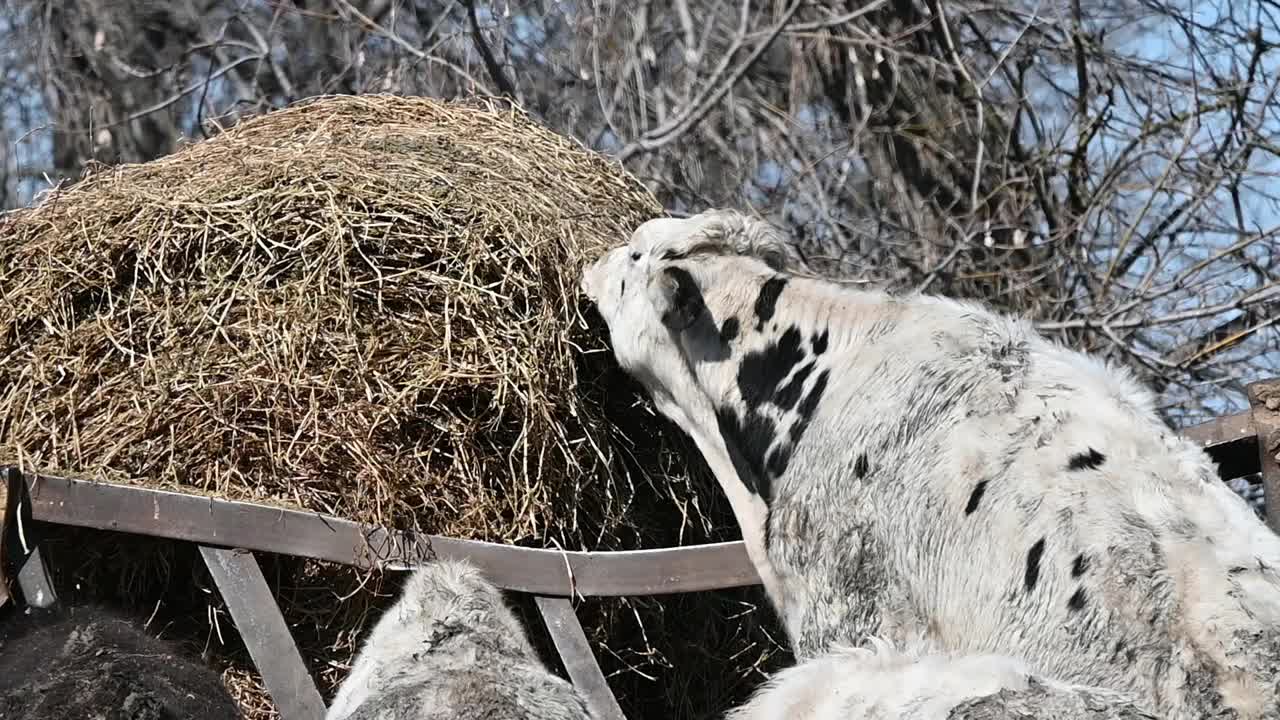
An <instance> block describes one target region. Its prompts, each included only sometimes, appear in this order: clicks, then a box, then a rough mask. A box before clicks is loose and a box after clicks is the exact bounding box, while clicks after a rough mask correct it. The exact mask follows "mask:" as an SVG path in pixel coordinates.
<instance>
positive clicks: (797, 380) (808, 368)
mask: <svg viewBox="0 0 1280 720" xmlns="http://www.w3.org/2000/svg"><path fill="white" fill-rule="evenodd" d="M812 373H813V363H811V362H810V363H806V364H804V365H802V366H801V367H800V369H799V370H796V374H795V375H792V376H791V382H788V383H787V384H786V385H785V386H784V387H783V388H782V389H781V390H779V391H778V394H777V395H775V396H774V398H773V402H774V404H775V405H777V406H778V407H780V408H782V409H783V410H790V409H791V408H793V407H795V406H796V403H797V402H799V400H800V393H801V392H802V391H803V390H804V381H805V380H808V379H809V375H810V374H812Z"/></svg>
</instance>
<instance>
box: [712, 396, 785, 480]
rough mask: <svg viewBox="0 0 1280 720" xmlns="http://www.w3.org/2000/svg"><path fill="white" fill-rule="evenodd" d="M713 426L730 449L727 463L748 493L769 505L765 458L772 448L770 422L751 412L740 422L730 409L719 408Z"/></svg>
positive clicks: (772, 430)
mask: <svg viewBox="0 0 1280 720" xmlns="http://www.w3.org/2000/svg"><path fill="white" fill-rule="evenodd" d="M716 425H717V426H718V427H719V429H720V435H721V437H723V438H724V440H725V445H727V446H728V448H729V459H730V460H732V461H733V466H734V469H735V470H737V471H738V476H739V477H740V478H742V481H743V483H744V484H745V485H746V486H747V489H748V490H750V491H751V492H753V493H755V494H756V495H759V496H760V497H761V498H763V499H764V500H765V501H768V500H769V497H770V487H769V485H770V483H769V479H768V478H767V477H766V476H765V473H764V469H765V468H764V465H765V459H764V458H765V452H766V451H767V450H768V448H769V446H770V445H772V444H773V439H774V425H773V421H772V420H770V419H769V418H767V417H765V416H763V415H761V414H759V413H754V412H751V411H750V410H748V411H747V414H746V418H745V419H743V418H739V417H738V413H736V412H734V410H733V408H725V407H722V408H718V409H717V410H716Z"/></svg>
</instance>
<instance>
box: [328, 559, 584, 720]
mask: <svg viewBox="0 0 1280 720" xmlns="http://www.w3.org/2000/svg"><path fill="white" fill-rule="evenodd" d="M325 718H326V720H343V719H344V718H346V719H347V720H465V719H467V718H483V719H484V720H589V719H590V718H591V714H590V712H588V710H587V706H586V702H585V700H583V698H582V697H581V695H579V693H578V692H577V690H575V689H574V688H573V686H572V685H570V684H569V683H568V682H566V681H564V680H563V679H561V678H559V677H556V676H555V675H553V674H552V673H551V672H550V671H549V670H547V668H546V667H545V666H544V665H543V664H542V662H541V661H540V660H539V659H538V656H537V653H536V652H535V651H534V649H533V647H532V646H531V645H530V644H529V641H528V639H527V638H526V636H525V632H524V628H523V627H521V625H520V621H519V620H517V619H516V617H515V615H514V614H513V613H512V612H511V610H510V608H508V607H507V606H506V604H505V603H504V602H503V599H502V595H501V594H500V593H499V592H498V590H497V589H496V588H494V587H493V586H492V585H491V584H489V583H488V582H487V581H485V579H484V578H483V577H482V576H481V575H480V573H479V571H477V570H476V569H475V568H473V567H471V566H470V565H468V564H467V563H465V562H457V561H438V562H432V563H428V564H426V565H424V566H422V567H420V568H419V569H417V570H415V571H414V573H413V575H411V576H410V578H409V580H408V581H407V582H406V584H405V588H404V590H403V592H402V593H401V596H400V598H399V599H398V600H397V601H396V603H395V604H394V605H392V606H391V607H390V608H389V609H388V610H387V611H386V613H385V614H384V615H383V616H382V617H381V618H380V619H379V620H378V623H377V624H376V625H375V626H374V628H373V632H372V633H370V635H369V638H368V639H367V640H366V641H365V643H364V646H363V647H362V648H361V649H360V652H359V653H358V654H357V656H356V660H355V663H354V664H353V666H352V668H351V672H350V673H349V674H348V675H347V677H346V679H345V680H344V681H343V682H342V685H341V686H340V687H339V688H338V693H337V695H336V696H335V697H334V699H333V704H332V706H330V708H329V711H328V713H327V714H326V715H325Z"/></svg>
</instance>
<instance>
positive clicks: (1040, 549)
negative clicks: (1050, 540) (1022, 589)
mask: <svg viewBox="0 0 1280 720" xmlns="http://www.w3.org/2000/svg"><path fill="white" fill-rule="evenodd" d="M1043 555H1044V538H1040V539H1039V540H1037V541H1036V544H1035V545H1032V546H1031V550H1030V552H1028V553H1027V573H1026V576H1025V577H1024V578H1023V580H1024V581H1025V583H1026V586H1027V592H1031V591H1032V590H1034V589H1035V587H1036V582H1037V581H1039V580H1040V558H1041V557H1042V556H1043Z"/></svg>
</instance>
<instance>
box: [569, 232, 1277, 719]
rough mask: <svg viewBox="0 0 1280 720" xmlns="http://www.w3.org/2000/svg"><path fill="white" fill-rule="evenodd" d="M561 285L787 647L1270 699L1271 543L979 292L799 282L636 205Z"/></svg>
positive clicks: (1154, 691) (778, 259) (1104, 384)
mask: <svg viewBox="0 0 1280 720" xmlns="http://www.w3.org/2000/svg"><path fill="white" fill-rule="evenodd" d="M582 288H583V290H584V292H585V293H586V294H587V295H588V296H589V297H590V298H592V299H593V300H594V301H595V303H596V305H597V307H598V309H599V311H600V313H601V315H602V316H603V317H604V319H605V321H606V322H607V324H608V326H609V331H610V335H611V339H612V345H613V350H614V354H615V356H616V357H617V359H618V362H619V364H620V365H621V366H622V367H623V368H624V369H626V370H627V371H628V372H629V373H631V374H632V375H633V376H634V377H636V378H637V379H638V380H639V381H640V382H641V384H642V385H643V386H644V387H645V388H646V389H647V391H648V392H649V393H650V395H651V396H652V397H653V399H654V402H655V404H656V405H657V407H658V409H659V410H660V411H661V412H662V413H663V414H664V415H666V416H667V417H668V418H670V419H671V420H673V421H674V422H675V423H676V424H677V425H679V426H680V427H681V428H682V429H683V430H684V431H685V432H686V433H688V434H689V435H690V436H691V437H692V438H693V440H694V441H695V443H696V444H697V446H698V448H699V450H700V451H701V453H702V454H703V455H704V457H705V458H706V460H707V462H708V464H709V466H710V468H711V470H712V471H713V472H714V474H715V475H716V477H717V478H718V480H719V482H720V484H721V486H722V487H723V489H724V492H725V493H726V494H727V495H728V497H729V500H730V502H731V504H732V506H733V509H734V511H735V513H736V515H737V518H738V521H739V523H740V524H741V526H742V532H743V537H744V539H745V541H746V544H747V549H748V551H749V553H750V555H751V558H752V561H753V562H754V564H755V565H756V567H757V568H758V569H759V571H760V575H761V577H762V579H763V581H764V584H765V588H766V590H767V592H768V594H769V596H770V599H771V601H772V602H773V604H774V605H775V606H776V608H777V610H778V611H779V613H780V614H781V616H782V618H783V620H784V623H785V625H786V627H787V630H788V634H789V635H790V636H791V639H792V643H793V644H794V645H795V649H796V651H797V653H798V655H799V657H801V658H805V657H812V656H813V655H815V654H817V653H820V652H823V651H825V650H827V649H828V648H830V647H832V646H833V645H834V644H836V643H844V644H848V645H855V646H856V645H857V644H859V642H860V641H861V640H862V639H863V638H865V637H867V636H872V635H875V636H880V637H884V638H886V639H888V640H890V641H891V642H894V643H895V644H900V643H910V642H914V641H917V640H922V641H927V642H928V643H930V644H931V646H933V647H937V648H940V649H944V650H946V651H951V652H957V653H962V654H966V653H967V654H973V653H979V654H981V653H996V654H1000V655H1007V656H1012V657H1018V658H1023V659H1025V660H1026V661H1027V662H1028V664H1029V665H1030V666H1031V667H1032V668H1033V669H1034V670H1035V671H1036V672H1037V673H1039V674H1042V675H1044V676H1047V677H1055V678H1059V679H1061V680H1063V681H1067V682H1072V683H1076V684H1081V685H1089V686H1097V687H1106V688H1111V689H1114V690H1119V691H1128V692H1133V693H1136V695H1137V697H1138V698H1139V699H1140V701H1141V702H1142V703H1143V706H1144V707H1145V708H1147V709H1149V710H1151V711H1153V712H1157V713H1159V714H1160V715H1161V716H1162V717H1167V718H1170V719H1175V718H1177V719H1181V718H1187V719H1188V720H1190V719H1192V718H1206V717H1237V718H1241V719H1242V720H1243V719H1246V718H1249V719H1253V718H1267V719H1270V720H1275V719H1277V718H1280V701H1278V700H1277V695H1278V694H1280V574H1278V571H1280V538H1277V536H1276V535H1274V534H1273V533H1271V532H1270V531H1269V530H1268V529H1267V528H1266V527H1265V525H1263V524H1262V522H1261V521H1260V520H1259V519H1258V518H1257V517H1256V516H1255V515H1254V513H1253V512H1252V511H1251V510H1250V509H1249V507H1248V506H1247V505H1246V503H1245V502H1244V500H1242V499H1241V498H1240V497H1239V496H1238V495H1236V494H1235V493H1233V492H1232V491H1231V490H1230V489H1228V488H1227V487H1226V485H1224V484H1223V483H1222V482H1221V481H1220V480H1219V479H1218V476H1217V473H1216V472H1215V467H1214V465H1213V463H1212V461H1211V460H1210V459H1209V457H1208V456H1207V455H1206V454H1205V453H1204V452H1203V451H1202V450H1201V449H1200V448H1199V447H1197V446H1195V445H1194V444H1192V443H1190V442H1188V441H1185V440H1183V439H1180V438H1179V437H1178V436H1177V435H1176V434H1174V433H1172V432H1171V431H1170V430H1169V428H1168V427H1167V426H1166V425H1165V424H1164V423H1163V422H1162V421H1161V420H1160V418H1159V417H1158V416H1157V414H1156V413H1155V412H1154V410H1153V401H1152V396H1151V395H1150V393H1149V392H1148V391H1147V390H1146V389H1144V388H1143V387H1141V386H1140V385H1139V384H1138V383H1137V382H1136V381H1135V380H1134V379H1133V378H1132V377H1131V375H1130V374H1129V373H1128V372H1126V371H1124V370H1122V369H1119V368H1115V367H1111V366H1108V365H1107V364H1105V363H1104V362H1102V361H1100V360H1097V359H1095V358H1092V357H1090V356H1087V355H1084V354H1082V353H1079V352H1075V351H1072V350H1069V349H1067V348H1065V347H1063V346H1061V345H1059V344H1055V343H1053V342H1050V341H1048V340H1047V339H1045V338H1043V337H1042V336H1040V335H1038V334H1037V333H1036V332H1035V330H1034V328H1033V327H1032V326H1031V325H1030V324H1029V323H1026V322H1024V321H1021V320H1018V319H1015V318H1011V317H1006V316H1002V315H998V314H995V313H993V312H991V311H990V310H988V309H986V308H984V307H982V306H980V305H978V304H976V303H969V302H959V301H955V300H950V299H945V298H938V297H925V296H891V295H888V294H885V293H882V292H878V291H873V290H859V289H855V288H853V287H849V286H843V285H840V284H836V283H834V282H831V281H827V280H823V279H820V278H817V277H814V276H813V275H812V273H810V272H809V271H808V269H807V268H806V267H805V266H804V264H803V262H802V261H800V260H799V259H798V258H797V257H796V255H795V253H794V252H792V251H791V249H790V248H789V246H788V243H787V241H786V239H785V237H784V236H783V235H782V234H781V233H779V232H778V231H776V230H775V229H773V228H772V227H770V226H768V225H767V224H765V223H761V222H757V221H754V220H751V219H749V218H747V217H745V216H743V215H741V214H738V213H734V212H729V211H713V212H708V213H703V214H701V215H698V216H695V217H693V218H689V219H687V220H672V219H661V220H653V221H649V222H647V223H645V224H644V225H642V226H641V227H640V228H638V229H637V230H636V231H635V233H634V234H633V235H632V238H631V241H630V243H629V244H627V245H626V246H624V247H620V248H617V249H615V250H613V251H610V252H608V253H607V254H605V255H604V256H603V257H601V258H600V259H599V260H598V261H596V262H595V263H594V264H593V265H592V266H591V267H589V268H588V269H587V270H586V272H585V273H584V274H583V279H582Z"/></svg>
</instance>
